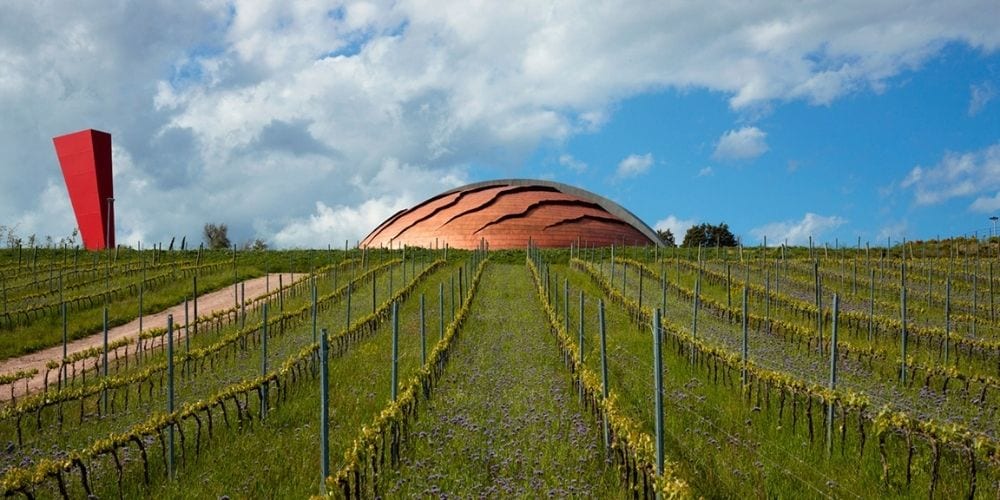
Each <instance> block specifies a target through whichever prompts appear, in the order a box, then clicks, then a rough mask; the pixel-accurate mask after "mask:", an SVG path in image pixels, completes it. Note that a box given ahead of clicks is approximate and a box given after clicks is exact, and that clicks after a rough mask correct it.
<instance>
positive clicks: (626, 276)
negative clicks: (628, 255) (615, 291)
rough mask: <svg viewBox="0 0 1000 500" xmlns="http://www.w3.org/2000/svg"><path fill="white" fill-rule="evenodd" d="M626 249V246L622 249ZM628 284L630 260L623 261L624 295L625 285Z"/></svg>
mask: <svg viewBox="0 0 1000 500" xmlns="http://www.w3.org/2000/svg"><path fill="white" fill-rule="evenodd" d="M622 251H624V248H623V249H622ZM627 284H628V262H627V261H622V295H623V296H624V295H625V287H626V286H627Z"/></svg>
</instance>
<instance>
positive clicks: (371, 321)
mask: <svg viewBox="0 0 1000 500" xmlns="http://www.w3.org/2000/svg"><path fill="white" fill-rule="evenodd" d="M997 274H1000V259H998V255H997V249H996V247H995V246H993V247H985V246H980V245H979V244H978V243H972V244H970V243H962V244H961V245H959V244H953V245H940V244H939V245H931V244H924V245H922V246H917V245H912V244H910V245H901V246H894V247H890V248H884V247H883V248H867V247H862V246H860V245H858V246H857V247H853V248H843V247H840V246H839V245H837V247H836V248H822V249H817V248H812V247H810V248H787V247H783V246H782V247H760V248H752V249H751V248H738V249H737V248H729V249H726V248H721V249H720V248H705V249H688V248H680V249H674V248H670V249H662V248H660V249H657V248H654V247H607V248H590V247H583V248H580V247H574V248H571V249H561V250H540V249H536V248H527V249H524V250H520V251H486V249H485V248H483V249H480V250H477V251H456V250H447V249H441V250H429V249H420V248H406V249H399V250H386V249H369V250H363V249H356V248H355V249H331V248H327V249H325V250H291V251H234V250H229V251H222V250H212V251H208V250H205V251H202V250H185V251H172V250H171V251H164V250H162V249H158V248H154V249H149V250H141V251H139V250H131V249H125V248H121V249H119V250H112V251H109V252H84V251H77V250H72V249H32V250H28V249H6V250H0V288H2V290H0V293H2V295H0V301H2V309H0V366H4V367H7V368H8V369H6V370H5V371H3V372H2V373H0V445H3V446H4V447H5V448H4V450H3V452H2V453H0V490H2V491H3V493H4V494H5V495H7V496H21V497H26V498H60V497H62V498H86V497H87V496H88V495H93V496H95V497H98V498H106V497H107V498H110V497H128V498H132V497H157V498H189V497H195V498H208V497H221V496H228V497H230V498H260V497H265V498H290V497H299V498H301V497H308V496H312V495H321V496H329V497H334V498H341V497H350V498H375V497H389V498H395V497H417V496H419V497H428V496H448V497H462V498H465V497H474V496H475V497H483V496H485V497H540V496H547V497H598V498H623V497H643V498H646V497H655V496H660V497H682V498H687V497H699V496H702V497H707V498H716V497H739V498H748V497H757V498H769V497H784V498H789V497H791V498H802V497H808V498H812V497H836V498H852V497H854V498H886V497H908V498H927V497H931V498H1000V414H998V409H1000V319H998V317H997V315H998V312H1000V311H998V309H1000V305H998V304H996V303H995V302H996V298H995V297H996V289H997V287H998V286H1000V276H997ZM199 307H200V308H201V309H200V310H199ZM165 313H167V314H169V317H168V316H167V314H165ZM108 332H111V333H110V334H109V333H108ZM115 332H118V333H117V334H116V333H115Z"/></svg>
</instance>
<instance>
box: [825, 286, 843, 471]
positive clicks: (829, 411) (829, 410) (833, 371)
mask: <svg viewBox="0 0 1000 500" xmlns="http://www.w3.org/2000/svg"><path fill="white" fill-rule="evenodd" d="M839 315H840V297H839V296H838V295H837V294H836V293H835V294H833V330H832V331H831V332H830V390H831V391H834V390H836V389H837V362H838V360H837V356H838V352H837V323H838V321H839V319H838V318H839ZM833 411H834V407H833V401H831V402H830V403H829V404H828V405H827V407H826V445H827V448H826V454H827V456H830V455H831V454H833Z"/></svg>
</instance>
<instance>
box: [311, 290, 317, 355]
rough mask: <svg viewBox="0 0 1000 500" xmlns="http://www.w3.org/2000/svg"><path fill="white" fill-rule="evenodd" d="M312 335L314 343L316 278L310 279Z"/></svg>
mask: <svg viewBox="0 0 1000 500" xmlns="http://www.w3.org/2000/svg"><path fill="white" fill-rule="evenodd" d="M312 334H313V342H316V334H317V331H316V277H315V276H313V279H312Z"/></svg>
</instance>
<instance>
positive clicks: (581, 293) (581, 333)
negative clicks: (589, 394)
mask: <svg viewBox="0 0 1000 500" xmlns="http://www.w3.org/2000/svg"><path fill="white" fill-rule="evenodd" d="M567 312H568V311H567ZM567 316H568V314H567ZM579 318H580V370H581V371H582V370H583V347H584V346H583V290H580V316H579ZM580 402H581V403H582V402H583V377H582V376H581V377H580Z"/></svg>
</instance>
